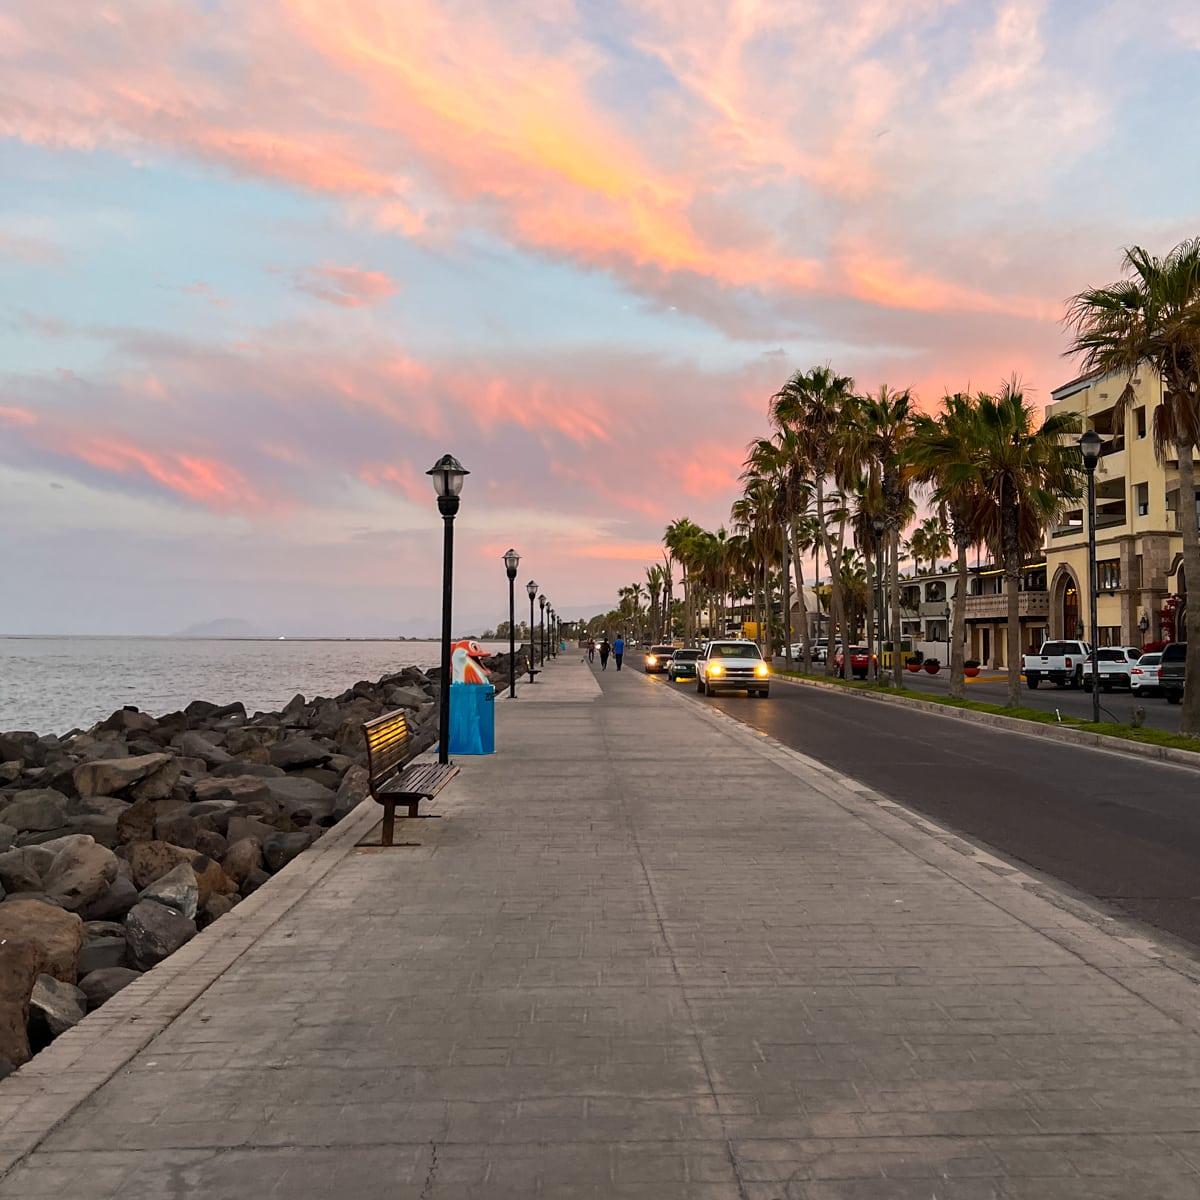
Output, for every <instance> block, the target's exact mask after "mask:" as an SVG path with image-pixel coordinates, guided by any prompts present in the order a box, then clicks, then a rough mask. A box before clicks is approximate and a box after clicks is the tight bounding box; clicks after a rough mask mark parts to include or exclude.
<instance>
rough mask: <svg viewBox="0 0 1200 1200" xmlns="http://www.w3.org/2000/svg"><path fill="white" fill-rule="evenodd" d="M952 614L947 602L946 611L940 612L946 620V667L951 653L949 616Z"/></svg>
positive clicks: (948, 664)
mask: <svg viewBox="0 0 1200 1200" xmlns="http://www.w3.org/2000/svg"><path fill="white" fill-rule="evenodd" d="M953 615H954V614H953V613H952V612H951V611H950V605H948V604H947V605H946V611H945V612H944V613H942V617H943V619H944V620H945V622H946V666H947V667H949V666H950V659H951V657H952V655H951V653H950V618H951V617H952V616H953Z"/></svg>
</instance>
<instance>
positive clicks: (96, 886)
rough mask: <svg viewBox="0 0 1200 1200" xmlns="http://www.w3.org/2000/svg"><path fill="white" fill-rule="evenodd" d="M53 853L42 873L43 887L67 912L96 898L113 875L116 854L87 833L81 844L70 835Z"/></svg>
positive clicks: (107, 887)
mask: <svg viewBox="0 0 1200 1200" xmlns="http://www.w3.org/2000/svg"><path fill="white" fill-rule="evenodd" d="M71 840H72V842H74V844H73V845H70V846H65V847H63V849H61V850H60V851H59V852H58V853H57V854H56V855H55V856H54V862H53V863H51V865H50V869H49V870H48V871H47V872H46V874H45V875H44V876H43V877H42V887H43V888H44V890H45V891H46V892H47V893H48V894H49V895H51V896H53V897H54V899H55V900H56V901H57V902H58V903H59V904H61V905H62V906H63V908H65V909H67V910H69V911H70V912H78V911H79V910H80V909H81V908H86V907H87V906H88V905H89V904H91V903H92V902H93V901H95V900H99V899H100V897H101V896H103V895H104V894H105V893H106V892H107V891H108V889H109V887H110V886H111V885H112V883H113V882H114V881H115V880H116V878H117V856H116V855H115V854H114V853H113V852H112V851H111V850H109V849H108V847H107V846H98V845H97V844H96V843H95V842H94V841H93V840H92V839H91V838H90V837H87V838H85V839H84V840H83V842H82V844H81V843H80V842H78V841H76V840H75V839H71Z"/></svg>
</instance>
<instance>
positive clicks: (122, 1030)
mask: <svg viewBox="0 0 1200 1200" xmlns="http://www.w3.org/2000/svg"><path fill="white" fill-rule="evenodd" d="M379 819H380V817H379V810H378V809H377V808H376V807H375V805H374V804H373V803H372V802H371V801H369V800H368V801H365V802H363V803H362V804H360V805H358V806H357V807H356V808H354V809H352V810H351V812H349V813H348V814H347V815H346V816H345V817H344V818H343V819H342V820H341V821H340V822H338V824H337V825H335V826H334V827H333V828H332V829H330V830H329V831H328V832H327V833H326V834H324V836H322V837H321V838H320V839H319V840H318V841H317V842H315V843H313V845H312V846H310V847H309V848H308V849H307V850H305V851H304V852H303V853H301V854H300V855H298V856H297V857H296V858H295V859H293V860H292V862H290V863H288V865H287V866H286V867H284V868H283V870H281V871H280V872H279V873H278V874H276V875H274V876H272V877H271V879H270V880H268V881H267V882H266V883H265V884H263V886H262V887H261V888H259V889H258V890H257V891H256V892H254V893H253V894H252V895H250V896H248V897H246V899H245V900H243V901H242V902H241V904H239V905H238V906H237V907H236V908H235V909H233V910H232V911H231V912H229V913H227V914H226V915H225V916H223V917H222V918H221V919H220V920H219V921H215V922H214V923H213V924H212V925H210V926H208V928H207V929H204V930H201V932H200V933H198V934H197V935H196V936H195V937H194V938H193V939H192V940H191V941H190V942H188V943H187V944H186V945H185V946H183V947H181V948H180V949H179V950H177V951H176V952H175V953H174V954H172V955H171V956H170V958H167V959H164V960H163V962H161V963H159V964H158V965H157V966H155V967H153V968H152V969H151V970H149V971H147V972H146V974H145V975H143V976H142V978H141V979H138V980H135V981H134V982H133V983H131V984H130V985H129V986H128V987H126V988H123V989H122V990H121V991H120V992H118V993H117V995H115V996H114V997H113V998H112V999H111V1000H109V1001H108V1002H107V1003H106V1004H105V1005H103V1006H102V1007H101V1008H99V1009H97V1010H96V1011H95V1012H94V1013H89V1014H88V1015H87V1016H86V1017H84V1019H83V1020H82V1021H81V1022H80V1023H79V1024H78V1025H76V1026H75V1027H74V1028H72V1029H70V1030H68V1031H67V1032H66V1033H64V1034H62V1035H61V1036H60V1037H58V1038H56V1039H55V1040H54V1042H52V1043H51V1044H50V1046H48V1047H47V1048H46V1049H45V1050H43V1051H42V1052H41V1053H40V1054H37V1055H35V1056H34V1057H33V1058H32V1059H31V1060H30V1061H29V1062H28V1063H26V1064H25V1065H24V1066H23V1067H22V1068H21V1069H20V1070H19V1071H17V1072H16V1074H14V1075H11V1076H10V1077H9V1078H8V1079H6V1080H4V1081H2V1082H0V1130H2V1131H3V1133H4V1135H7V1136H5V1137H4V1141H3V1142H0V1180H3V1179H4V1178H5V1177H6V1176H8V1175H9V1174H10V1173H11V1171H12V1170H13V1168H14V1167H16V1166H17V1165H18V1164H19V1163H20V1162H21V1160H22V1159H24V1158H25V1157H27V1156H28V1155H29V1154H30V1153H31V1152H32V1151H33V1150H35V1149H36V1148H37V1146H38V1145H39V1144H40V1143H41V1142H42V1141H43V1140H44V1139H45V1138H46V1137H48V1136H49V1135H50V1134H51V1133H52V1132H53V1131H54V1129H56V1128H57V1127H58V1126H59V1125H61V1124H62V1123H63V1122H64V1121H65V1120H66V1119H67V1118H68V1117H69V1116H70V1115H71V1113H73V1112H74V1111H75V1109H76V1108H78V1107H79V1106H80V1105H81V1104H83V1103H85V1102H86V1101H87V1100H88V1098H89V1097H90V1096H91V1095H92V1094H93V1093H94V1092H96V1091H97V1090H98V1089H99V1088H101V1087H103V1086H104V1084H105V1083H107V1082H108V1081H109V1080H110V1079H111V1078H112V1077H113V1076H114V1075H115V1074H116V1073H117V1072H118V1071H120V1070H121V1069H122V1068H123V1067H124V1066H126V1065H127V1064H128V1063H129V1062H130V1061H132V1059H133V1058H134V1057H136V1056H137V1055H138V1054H139V1053H141V1051H142V1050H144V1049H145V1048H146V1047H147V1046H148V1045H149V1044H150V1043H151V1042H152V1041H153V1040H154V1038H156V1037H157V1036H158V1035H159V1034H160V1033H161V1032H162V1031H163V1030H164V1029H166V1027H167V1026H168V1025H169V1024H170V1023H171V1021H173V1020H174V1019H175V1018H176V1017H177V1016H178V1015H179V1014H180V1013H182V1012H183V1011H184V1010H185V1009H186V1008H188V1007H189V1006H190V1005H191V1004H193V1003H195V1001H196V1000H198V999H199V998H200V996H202V995H203V994H204V992H206V991H207V990H208V989H209V988H210V987H211V986H212V985H213V984H214V983H215V982H216V981H217V980H218V979H220V977H221V976H222V975H223V974H224V973H225V972H226V971H227V970H229V968H230V967H232V966H233V965H234V964H235V963H236V962H237V960H238V959H239V958H241V957H242V955H243V954H245V953H246V952H247V951H248V950H249V949H251V948H252V947H253V946H254V945H255V944H256V943H257V942H258V941H259V939H260V938H261V937H262V936H263V935H264V934H265V933H266V932H267V931H268V930H270V928H271V927H272V926H274V925H275V924H277V923H278V921H279V920H280V919H281V918H282V917H284V916H285V915H286V914H287V912H288V911H290V909H291V908H293V907H294V906H295V905H296V904H297V903H298V902H299V901H300V900H302V899H303V898H304V897H305V896H306V895H307V894H308V893H309V892H310V891H311V890H312V888H313V887H315V886H316V884H318V883H319V882H320V880H321V879H323V878H324V877H325V876H326V875H327V874H328V873H329V872H330V871H331V870H332V869H333V868H334V867H335V866H336V865H337V864H338V863H339V862H341V861H342V859H343V858H345V857H346V856H347V855H348V854H350V853H351V852H352V851H353V850H354V848H355V845H356V843H357V842H359V841H360V840H361V839H362V837H363V836H364V835H365V834H366V833H367V832H368V831H369V830H370V829H371V828H372V826H373V825H375V824H378V822H379ZM135 1022H136V1030H134V1029H132V1028H131V1026H132V1025H133V1024H134V1023H135ZM89 1068H90V1069H89ZM14 1134H15V1135H17V1136H12V1135H14Z"/></svg>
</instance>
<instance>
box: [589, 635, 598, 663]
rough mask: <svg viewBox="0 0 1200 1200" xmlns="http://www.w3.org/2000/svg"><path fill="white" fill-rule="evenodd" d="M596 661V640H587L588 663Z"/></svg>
mask: <svg viewBox="0 0 1200 1200" xmlns="http://www.w3.org/2000/svg"><path fill="white" fill-rule="evenodd" d="M595 661H596V639H595V638H588V662H595Z"/></svg>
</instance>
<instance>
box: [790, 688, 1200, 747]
mask: <svg viewBox="0 0 1200 1200" xmlns="http://www.w3.org/2000/svg"><path fill="white" fill-rule="evenodd" d="M774 682H776V683H788V684H793V685H795V686H798V687H810V688H819V689H820V690H821V691H826V692H838V693H840V694H842V695H849V696H859V697H861V698H862V699H865V700H877V701H880V702H881V703H884V704H895V705H899V706H900V707H901V708H912V709H916V710H917V711H918V712H927V713H933V714H934V715H935V716H939V717H950V718H952V719H954V720H959V721H973V722H974V723H975V724H976V725H988V726H990V727H991V728H993V729H1005V730H1008V731H1009V732H1010V733H1024V734H1027V735H1028V736H1029V737H1038V738H1041V739H1042V740H1043V741H1048V742H1063V743H1065V744H1067V745H1069V746H1089V747H1091V748H1092V749H1095V750H1107V751H1110V752H1111V753H1114V754H1125V755H1128V756H1130V757H1131V758H1149V759H1153V760H1154V761H1155V762H1168V763H1174V764H1175V765H1176V766H1181V767H1191V768H1192V769H1193V770H1200V751H1196V750H1179V749H1176V748H1175V747H1174V746H1154V745H1151V744H1150V743H1148V742H1131V741H1126V740H1125V739H1124V738H1115V737H1109V736H1108V735H1107V734H1103V733H1089V732H1088V731H1087V730H1086V729H1068V728H1061V727H1059V726H1056V725H1039V724H1037V723H1036V722H1034V721H1023V720H1021V718H1020V717H1005V716H1001V715H1000V714H999V713H985V712H977V711H976V710H974V709H970V708H954V707H952V706H950V705H948V704H937V703H935V702H934V701H931V700H913V699H910V698H909V697H908V696H889V695H888V694H887V693H886V692H868V691H865V690H863V689H860V688H848V687H843V686H841V685H840V684H836V683H826V682H825V681H824V680H821V679H793V678H791V677H790V676H786V675H776V676H775V677H774Z"/></svg>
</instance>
